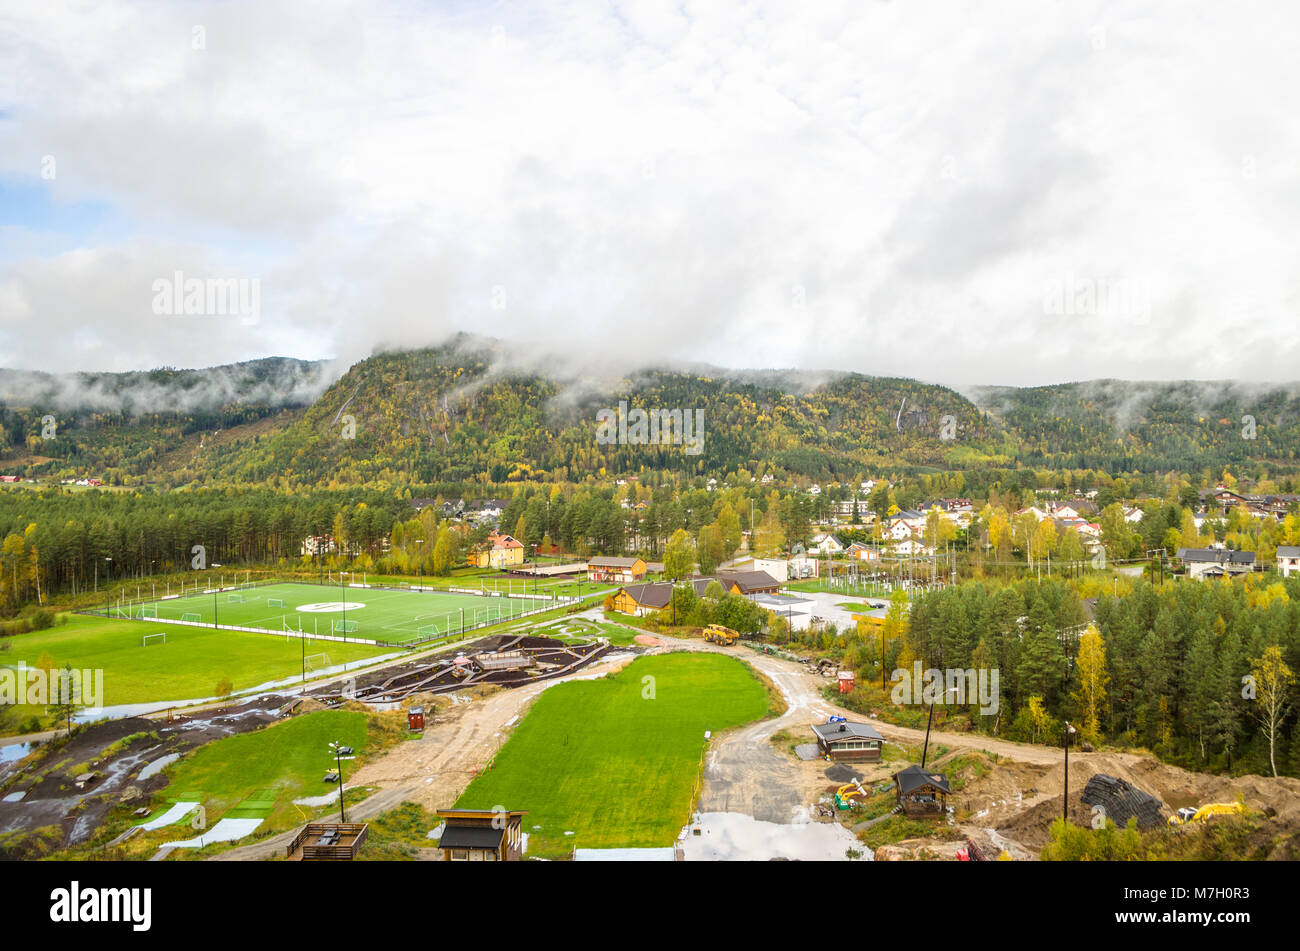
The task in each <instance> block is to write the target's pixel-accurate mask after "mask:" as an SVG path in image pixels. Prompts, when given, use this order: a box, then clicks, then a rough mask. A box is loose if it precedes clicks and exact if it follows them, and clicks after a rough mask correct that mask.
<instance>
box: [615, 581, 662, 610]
mask: <svg viewBox="0 0 1300 951" xmlns="http://www.w3.org/2000/svg"><path fill="white" fill-rule="evenodd" d="M672 598H673V586H672V585H671V584H669V583H668V582H667V581H661V582H659V583H657V584H633V585H627V586H626V587H623V588H619V589H618V593H617V594H615V595H614V610H615V611H617V612H619V613H620V614H631V615H633V616H634V617H644V616H645V615H647V614H649V613H651V612H652V611H662V610H663V609H664V608H666V607H668V605H669V603H670V602H671V601H672Z"/></svg>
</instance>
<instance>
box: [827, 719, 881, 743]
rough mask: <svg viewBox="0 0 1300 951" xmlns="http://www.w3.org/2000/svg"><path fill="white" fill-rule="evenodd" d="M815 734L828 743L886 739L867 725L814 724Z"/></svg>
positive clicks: (847, 721) (847, 722) (849, 723)
mask: <svg viewBox="0 0 1300 951" xmlns="http://www.w3.org/2000/svg"><path fill="white" fill-rule="evenodd" d="M813 732H814V733H816V734H817V735H818V736H820V737H821V738H822V739H823V740H826V741H827V742H832V741H834V740H848V739H855V740H883V739H884V737H883V736H881V735H880V734H879V733H877V732H876V731H875V730H874V729H872V728H871V727H870V726H868V725H867V724H865V723H854V722H852V721H849V720H845V721H844V722H843V723H814V724H813Z"/></svg>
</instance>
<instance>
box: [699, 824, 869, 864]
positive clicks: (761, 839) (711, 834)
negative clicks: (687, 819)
mask: <svg viewBox="0 0 1300 951" xmlns="http://www.w3.org/2000/svg"><path fill="white" fill-rule="evenodd" d="M697 828H698V829H699V830H700V834H699V835H695V829H697ZM682 831H683V835H682V837H681V838H680V839H678V846H679V847H680V848H681V850H682V855H683V858H685V859H686V860H687V861H693V862H700V861H704V862H718V861H741V862H745V861H759V862H762V861H768V860H770V859H797V860H802V861H810V862H818V861H821V862H824V861H840V862H844V861H847V860H848V856H847V855H846V854H845V853H846V852H847V851H848V850H849V849H856V850H857V851H859V852H861V853H863V855H862V857H863V859H866V860H870V859H873V858H874V857H875V856H874V853H872V851H871V849H869V848H867V847H866V846H865V845H863V844H862V843H861V842H859V841H858V840H857V838H856V837H855V836H854V835H853V833H852V832H850V831H849V830H848V829H845V828H844V827H843V826H841V825H839V824H838V823H833V822H805V823H799V824H797V825H791V824H784V823H779V822H764V821H762V820H759V819H755V818H754V817H753V816H746V815H741V814H740V813H736V812H704V813H700V814H699V815H698V816H697V817H696V821H695V822H693V823H691V825H689V826H687V827H686V828H685V829H684V830H682Z"/></svg>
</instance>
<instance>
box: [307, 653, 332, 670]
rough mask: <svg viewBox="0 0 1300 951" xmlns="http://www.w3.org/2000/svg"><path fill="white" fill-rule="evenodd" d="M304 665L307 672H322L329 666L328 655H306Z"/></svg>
mask: <svg viewBox="0 0 1300 951" xmlns="http://www.w3.org/2000/svg"><path fill="white" fill-rule="evenodd" d="M306 665H307V669H308V670H324V669H325V668H326V667H329V666H330V655H329V654H308V655H307V660H306Z"/></svg>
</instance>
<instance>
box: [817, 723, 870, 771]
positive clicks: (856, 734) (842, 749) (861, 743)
mask: <svg viewBox="0 0 1300 951" xmlns="http://www.w3.org/2000/svg"><path fill="white" fill-rule="evenodd" d="M812 729H813V733H815V734H817V746H818V748H819V749H820V750H821V753H822V755H824V756H829V757H830V758H831V759H833V760H836V761H837V762H838V761H846V762H850V763H857V762H878V761H879V760H880V750H881V747H882V745H883V744H884V742H885V738H884V737H883V736H881V735H880V734H879V733H877V732H876V731H875V730H874V729H872V728H871V727H870V726H868V725H867V724H865V723H853V722H851V721H849V720H837V721H832V722H830V723H814V724H813V728H812Z"/></svg>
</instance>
